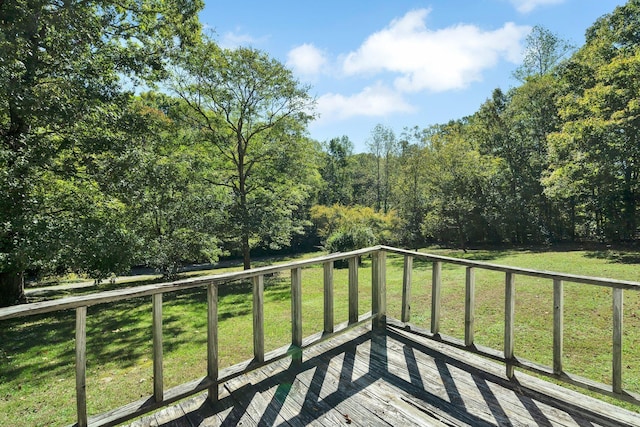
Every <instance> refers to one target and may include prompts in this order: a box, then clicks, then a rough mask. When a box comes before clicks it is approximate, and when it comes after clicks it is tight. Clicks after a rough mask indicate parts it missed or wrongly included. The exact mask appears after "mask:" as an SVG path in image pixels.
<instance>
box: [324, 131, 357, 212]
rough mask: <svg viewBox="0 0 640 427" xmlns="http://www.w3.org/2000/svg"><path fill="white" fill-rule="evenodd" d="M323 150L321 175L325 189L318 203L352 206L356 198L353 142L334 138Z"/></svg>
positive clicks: (347, 139)
mask: <svg viewBox="0 0 640 427" xmlns="http://www.w3.org/2000/svg"><path fill="white" fill-rule="evenodd" d="M323 148H324V151H325V153H324V158H323V160H324V162H323V165H322V167H321V169H320V174H321V176H322V179H323V181H324V187H323V189H322V191H320V194H319V195H318V202H319V203H320V204H323V205H332V204H334V203H339V204H342V205H350V204H351V203H352V201H353V197H354V194H353V176H354V174H355V167H354V166H355V164H354V162H353V142H351V141H350V140H349V138H348V137H347V136H343V137H341V138H332V139H331V140H330V141H329V142H328V143H327V144H325V146H324V147H323Z"/></svg>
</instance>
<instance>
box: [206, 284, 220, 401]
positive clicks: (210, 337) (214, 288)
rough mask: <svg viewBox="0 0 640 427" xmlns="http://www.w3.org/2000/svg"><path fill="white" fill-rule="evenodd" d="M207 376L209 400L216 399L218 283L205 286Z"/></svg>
mask: <svg viewBox="0 0 640 427" xmlns="http://www.w3.org/2000/svg"><path fill="white" fill-rule="evenodd" d="M207 376H208V377H209V379H210V380H211V381H213V384H212V385H211V386H210V387H209V390H208V395H207V398H208V400H209V402H211V403H215V402H217V401H218V285H217V284H213V283H211V284H209V286H207Z"/></svg>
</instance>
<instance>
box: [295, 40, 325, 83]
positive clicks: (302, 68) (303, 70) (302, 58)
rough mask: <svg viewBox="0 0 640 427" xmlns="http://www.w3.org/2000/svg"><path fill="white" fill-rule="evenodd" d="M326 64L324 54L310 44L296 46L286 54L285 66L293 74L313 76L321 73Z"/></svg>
mask: <svg viewBox="0 0 640 427" xmlns="http://www.w3.org/2000/svg"><path fill="white" fill-rule="evenodd" d="M326 63H327V58H326V56H325V54H324V53H323V52H322V51H321V50H320V49H318V48H317V47H315V46H314V45H312V44H308V43H305V44H303V45H300V46H297V47H295V48H293V49H291V50H290V51H289V53H288V54H287V66H289V67H291V68H292V69H293V71H294V72H295V73H299V74H302V75H304V76H313V75H316V74H318V73H320V72H321V71H322V68H323V67H324V66H325V64H326Z"/></svg>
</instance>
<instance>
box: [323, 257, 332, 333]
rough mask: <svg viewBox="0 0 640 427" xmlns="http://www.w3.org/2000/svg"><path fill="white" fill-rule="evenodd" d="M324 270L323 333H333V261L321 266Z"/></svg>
mask: <svg viewBox="0 0 640 427" xmlns="http://www.w3.org/2000/svg"><path fill="white" fill-rule="evenodd" d="M323 267H324V268H323V270H324V332H325V333H327V334H330V333H332V332H333V261H329V262H325V263H324V264H323Z"/></svg>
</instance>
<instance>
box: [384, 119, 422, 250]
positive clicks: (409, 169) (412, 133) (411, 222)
mask: <svg viewBox="0 0 640 427" xmlns="http://www.w3.org/2000/svg"><path fill="white" fill-rule="evenodd" d="M427 138H428V135H427V132H426V131H425V130H420V129H419V128H418V127H414V128H411V129H405V130H404V132H403V133H402V136H401V137H400V144H399V145H400V154H399V157H398V161H397V165H398V167H397V173H396V174H395V179H394V180H393V181H394V185H393V187H394V189H395V190H394V194H395V199H396V205H397V209H398V215H399V216H400V218H402V220H403V223H404V224H403V227H402V241H403V243H404V244H406V245H410V246H412V247H416V248H418V247H420V245H421V244H422V243H424V239H423V233H422V222H423V220H424V216H425V214H426V213H427V211H426V209H427V196H428V188H427V182H426V178H427V173H428V171H427V164H428V151H427V149H426V140H427Z"/></svg>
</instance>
